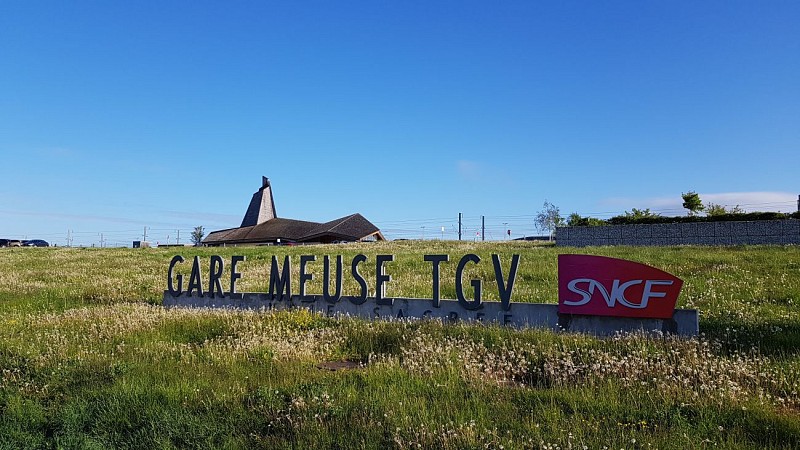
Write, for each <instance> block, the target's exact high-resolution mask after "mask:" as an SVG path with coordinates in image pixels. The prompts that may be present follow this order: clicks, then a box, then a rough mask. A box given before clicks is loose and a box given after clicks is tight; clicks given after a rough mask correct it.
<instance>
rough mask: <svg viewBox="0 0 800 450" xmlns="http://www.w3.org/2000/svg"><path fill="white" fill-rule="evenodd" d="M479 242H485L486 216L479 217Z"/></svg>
mask: <svg viewBox="0 0 800 450" xmlns="http://www.w3.org/2000/svg"><path fill="white" fill-rule="evenodd" d="M481 240H482V241H485V240H486V216H481Z"/></svg>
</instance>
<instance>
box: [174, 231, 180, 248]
mask: <svg viewBox="0 0 800 450" xmlns="http://www.w3.org/2000/svg"><path fill="white" fill-rule="evenodd" d="M175 243H176V244H178V245H181V230H178V240H177V241H175Z"/></svg>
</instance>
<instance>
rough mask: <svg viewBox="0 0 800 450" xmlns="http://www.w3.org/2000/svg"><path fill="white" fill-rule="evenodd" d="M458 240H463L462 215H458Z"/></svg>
mask: <svg viewBox="0 0 800 450" xmlns="http://www.w3.org/2000/svg"><path fill="white" fill-rule="evenodd" d="M458 240H459V241H460V240H461V213H458Z"/></svg>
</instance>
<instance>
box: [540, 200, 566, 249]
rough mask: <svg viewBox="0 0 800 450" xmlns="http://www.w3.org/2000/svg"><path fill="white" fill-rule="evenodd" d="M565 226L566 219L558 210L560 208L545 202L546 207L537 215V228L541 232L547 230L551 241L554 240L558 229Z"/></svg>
mask: <svg viewBox="0 0 800 450" xmlns="http://www.w3.org/2000/svg"><path fill="white" fill-rule="evenodd" d="M562 225H564V219H563V218H562V217H561V213H560V212H559V210H558V206H556V205H554V204H552V203H550V202H548V201H547V200H545V201H544V207H543V209H542V210H541V211H539V213H538V214H536V228H538V229H540V230H547V232H548V233H549V234H550V240H551V241H552V240H553V233H555V231H556V227H559V226H562Z"/></svg>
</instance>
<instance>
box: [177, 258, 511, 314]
mask: <svg viewBox="0 0 800 450" xmlns="http://www.w3.org/2000/svg"><path fill="white" fill-rule="evenodd" d="M423 258H424V260H425V261H426V262H429V263H431V275H432V276H431V279H432V282H431V286H432V288H433V295H432V297H433V298H432V299H431V300H432V302H433V306H434V307H436V308H438V307H439V301H440V299H441V297H440V267H441V265H442V264H443V263H448V262H449V261H450V257H449V256H448V255H425V256H424V257H423ZM316 260H317V257H316V256H314V255H302V256H300V268H299V269H300V270H299V285H300V292H299V295H300V297H301V299H304V298H307V299H309V301H312V300H311V299H313V297H311V296H310V294H308V293H307V292H306V284H307V283H308V282H309V281H311V280H313V279H314V274H313V273H310V272H309V271H308V263H310V262H314V261H316ZM184 261H185V260H184V259H183V257H182V256H180V255H176V256H175V257H173V258H172V261H171V262H170V264H169V271H168V273H167V290H168V292H169V294H170V295H171V296H173V297H179V296H181V295H182V294H183V293H184V290H183V275H181V274H175V267H176V266H177V265H178V264H181V263H183V262H184ZM242 261H245V257H244V256H231V259H230V263H229V264H228V270H227V271H226V270H225V261H224V260H223V259H222V257H221V256H217V255H214V256H211V257H210V258H209V266H208V267H209V269H208V283H207V284H206V285H205V286H207V289H204V285H203V281H204V278H203V276H202V274H201V268H200V257H199V256H195V257H194V261H193V262H192V272H191V275H190V276H189V283H188V286H187V289H186V294H187V295H189V296H200V297H202V296H204V295H208V296H210V297H212V298H213V297H217V296H219V297H222V296H225V295H228V296H230V297H231V298H241V297H242V295H241V294H240V293H237V291H236V283H237V281H238V280H239V279H240V278H241V277H242V274H241V273H240V272H239V271H238V269H237V264H238V263H240V262H242ZM392 261H394V255H376V256H375V303H376V304H378V305H392V304H393V298H390V297H387V296H386V285H387V283H389V282H390V281H391V280H392V277H391V275H388V274H387V273H386V263H389V262H392ZM480 262H481V258H480V257H479V256H478V255H474V254H467V255H464V256H463V257H462V258H461V259H460V260H459V261H458V265H457V266H456V273H455V288H456V297H457V300H458V303H459V304H460V305H461V306H462V307H463V308H465V309H467V310H473V311H474V310H477V309H480V308H482V301H481V291H482V282H481V280H479V279H472V280H470V285H471V286H472V294H473V295H472V299H471V300H470V299H468V298H467V296H466V295H465V294H464V283H463V278H464V270H465V269H466V268H467V265H468V264H479V263H480ZM368 263H369V261H368V258H367V257H366V256H365V255H360V254H359V255H356V256H355V257H354V258H353V260H352V261H351V262H350V274H351V276H352V277H353V279H354V280H355V282H356V283H357V284H358V285H359V286H360V292H359V294H358V295H355V296H353V295H343V294H342V279H343V270H342V266H343V262H342V256H341V255H338V256H336V261H335V269H334V274H333V278H334V290H333V293H331V289H330V285H331V261H330V257H329V256H327V255H326V256H324V257H323V264H322V267H323V270H322V279H323V281H322V297H323V298H324V299H325V301H327V302H329V303H332V304H333V303H337V302H339V301H340V300H342V299H346V300H347V301H350V302H352V303H353V304H356V305H361V304H363V303H364V302H366V301H367V299H368V288H367V281H366V280H365V279H364V277H363V276H362V274H361V272H360V271H359V268H360V267H362V266H361V265H362V264H364V265H366V264H368ZM492 265H493V267H494V275H495V281H496V282H497V293H498V297H499V298H500V303H501V305H502V308H503V309H504V310H506V311H508V310H509V308H510V307H511V293H512V291H513V289H514V281H515V280H516V277H517V269H518V268H519V255H512V256H511V267H510V268H509V271H508V276H504V274H503V270H502V267H501V263H500V256H499V255H496V254H493V255H492ZM291 267H292V260H291V258H289V256H288V255H287V256H285V257H284V259H283V265H282V266H281V265H280V264H279V262H278V258H277V257H276V256H272V264H271V267H270V272H269V294H268V295H269V296H270V297H271V298H273V299H275V298H277V299H278V300H287V301H290V300H291V298H292V288H291V286H292V283H291V276H292V269H291ZM223 274H226V275H229V276H228V281H229V284H228V287H229V290H228V292H227V293H225V292H224V291H223V287H222V278H223ZM176 284H177V287H176Z"/></svg>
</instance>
